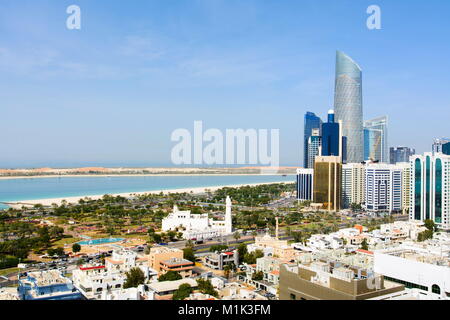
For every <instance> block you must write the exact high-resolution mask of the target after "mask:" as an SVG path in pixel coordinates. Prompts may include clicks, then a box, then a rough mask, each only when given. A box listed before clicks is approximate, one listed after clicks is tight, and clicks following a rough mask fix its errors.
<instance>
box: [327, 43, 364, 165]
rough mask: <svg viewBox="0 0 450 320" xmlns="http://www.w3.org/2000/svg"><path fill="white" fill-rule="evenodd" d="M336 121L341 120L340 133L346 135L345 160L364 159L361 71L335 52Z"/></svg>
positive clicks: (352, 62)
mask: <svg viewBox="0 0 450 320" xmlns="http://www.w3.org/2000/svg"><path fill="white" fill-rule="evenodd" d="M334 111H335V113H336V121H337V122H339V121H342V125H343V127H342V135H343V136H344V137H347V162H349V163H355V162H362V161H363V160H364V148H363V143H364V141H363V140H364V137H363V106H362V72H361V68H360V67H359V66H358V64H356V62H354V61H353V60H352V59H351V58H350V57H349V56H347V55H346V54H345V53H343V52H340V51H337V54H336V83H335V93H334Z"/></svg>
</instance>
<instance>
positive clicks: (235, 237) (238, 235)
mask: <svg viewBox="0 0 450 320" xmlns="http://www.w3.org/2000/svg"><path fill="white" fill-rule="evenodd" d="M233 238H234V239H235V240H236V241H238V240H239V239H240V238H241V234H240V233H239V231H236V232H235V233H234V234H233Z"/></svg>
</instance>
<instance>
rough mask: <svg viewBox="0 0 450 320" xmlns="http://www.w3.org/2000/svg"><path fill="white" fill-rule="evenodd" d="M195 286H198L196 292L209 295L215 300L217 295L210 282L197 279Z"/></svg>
mask: <svg viewBox="0 0 450 320" xmlns="http://www.w3.org/2000/svg"><path fill="white" fill-rule="evenodd" d="M197 284H198V290H199V291H200V292H201V293H204V294H209V295H211V296H213V297H216V298H217V297H218V296H219V293H218V292H217V291H216V290H215V289H214V287H213V285H212V283H211V281H210V280H208V279H202V278H199V279H197Z"/></svg>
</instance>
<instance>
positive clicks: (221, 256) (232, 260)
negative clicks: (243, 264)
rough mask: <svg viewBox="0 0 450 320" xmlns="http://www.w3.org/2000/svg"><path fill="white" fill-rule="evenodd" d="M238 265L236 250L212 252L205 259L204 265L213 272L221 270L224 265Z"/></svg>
mask: <svg viewBox="0 0 450 320" xmlns="http://www.w3.org/2000/svg"><path fill="white" fill-rule="evenodd" d="M231 264H234V265H235V266H236V267H237V266H238V265H239V253H238V251H237V250H225V251H222V252H213V253H211V254H209V255H207V256H206V257H205V261H204V265H205V266H206V267H208V268H211V269H214V270H223V269H224V267H225V266H226V265H231Z"/></svg>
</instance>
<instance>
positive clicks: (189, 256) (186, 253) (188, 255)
mask: <svg viewBox="0 0 450 320" xmlns="http://www.w3.org/2000/svg"><path fill="white" fill-rule="evenodd" d="M183 258H184V259H186V260H189V261H192V262H195V254H194V250H193V249H192V248H184V249H183Z"/></svg>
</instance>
